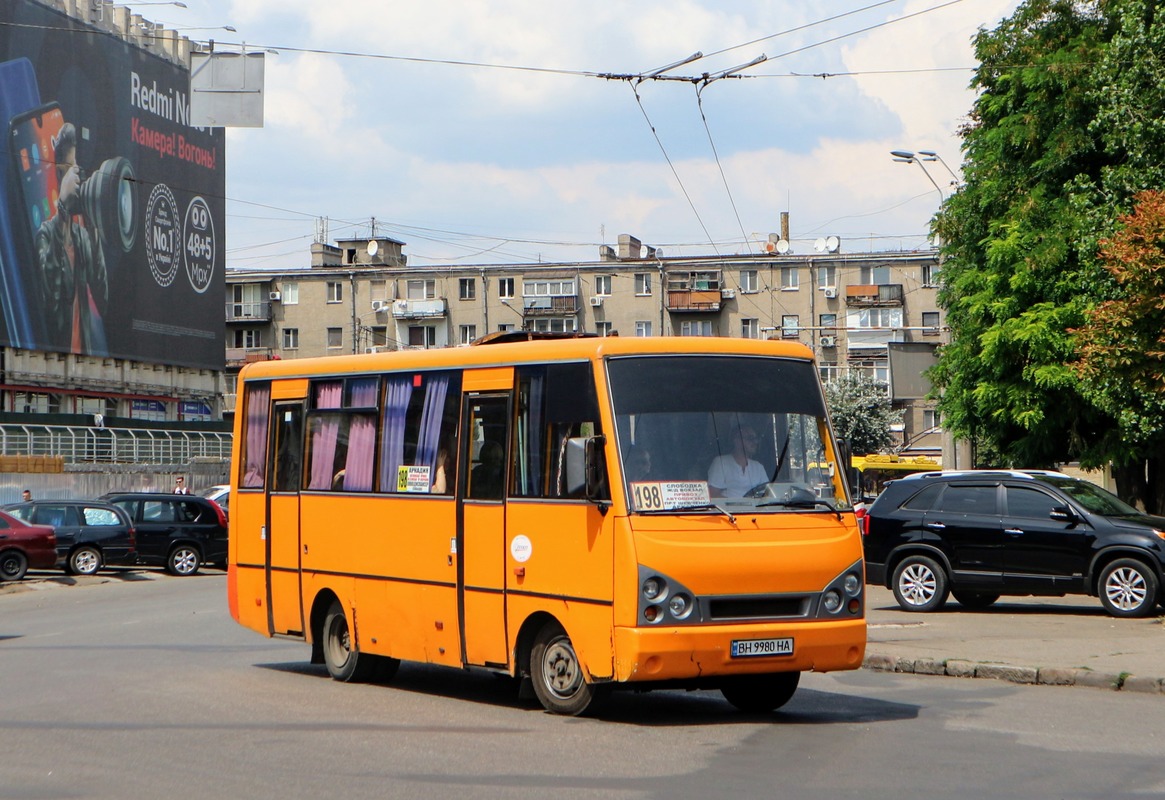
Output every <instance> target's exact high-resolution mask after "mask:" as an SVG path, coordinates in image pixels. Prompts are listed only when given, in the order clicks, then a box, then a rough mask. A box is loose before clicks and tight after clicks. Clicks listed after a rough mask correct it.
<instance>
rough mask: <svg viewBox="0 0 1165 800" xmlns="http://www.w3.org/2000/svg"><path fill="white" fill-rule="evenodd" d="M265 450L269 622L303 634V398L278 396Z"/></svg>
mask: <svg viewBox="0 0 1165 800" xmlns="http://www.w3.org/2000/svg"><path fill="white" fill-rule="evenodd" d="M271 414H272V424H271V441H270V442H269V445H268V448H267V453H268V458H269V463H268V466H267V475H268V476H270V477H269V481H268V487H269V489H270V492H269V494H268V495H267V528H266V534H267V541H266V556H265V557H266V568H267V627H268V630H269V632H271V633H273V634H274V633H290V634H302V633H303V632H304V620H303V591H302V581H301V579H300V568H301V566H302V560H301V559H302V554H301V551H300V525H299V487H300V482H301V478H302V472H303V469H302V465H303V400H301V399H296V400H293V401H280V400H276V401H275V403H274V405H273V406H272V408H271Z"/></svg>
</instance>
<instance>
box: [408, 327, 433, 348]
mask: <svg viewBox="0 0 1165 800" xmlns="http://www.w3.org/2000/svg"><path fill="white" fill-rule="evenodd" d="M436 346H437V329H436V328H434V327H433V326H432V325H410V326H409V347H436Z"/></svg>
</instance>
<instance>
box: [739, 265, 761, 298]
mask: <svg viewBox="0 0 1165 800" xmlns="http://www.w3.org/2000/svg"><path fill="white" fill-rule="evenodd" d="M759 287H760V282H759V281H758V280H757V275H756V270H755V269H742V270H741V271H740V291H742V292H744V293H745V294H752V293H753V292H759V291H760V288H759Z"/></svg>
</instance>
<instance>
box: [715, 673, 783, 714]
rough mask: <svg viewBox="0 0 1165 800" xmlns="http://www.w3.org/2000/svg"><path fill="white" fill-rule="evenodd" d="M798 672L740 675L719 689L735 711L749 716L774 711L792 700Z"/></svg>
mask: <svg viewBox="0 0 1165 800" xmlns="http://www.w3.org/2000/svg"><path fill="white" fill-rule="evenodd" d="M800 683H801V673H800V672H777V673H774V674H771V675H741V676H739V677H736V678H731V679H729V681H728V682H727V683H725V684H724V685H723V686H721V687H720V693H721V694H722V695H724V699H725V700H727V701H728V702H729V703H731V704H732V705H734V706H736V708H737V710H739V711H744V712H746V713H749V714H763V713H766V712H769V711H776V710H777V709H778V708H780V707H781V706H783V705H784V704H785V703H787V702H789V701H790V700H792V699H793V693H794V692H796V691H797V685H798V684H800Z"/></svg>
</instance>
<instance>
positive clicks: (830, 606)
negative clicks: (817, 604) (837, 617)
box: [821, 589, 841, 614]
mask: <svg viewBox="0 0 1165 800" xmlns="http://www.w3.org/2000/svg"><path fill="white" fill-rule="evenodd" d="M821 602H822V603H823V604H824V605H825V610H826V611H828V612H829V613H830V614H836V613H837V610H838V609H839V608H841V592H839V591H837V589H830V590H829V591H828V592H826V593H825V594H823V595H821Z"/></svg>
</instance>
